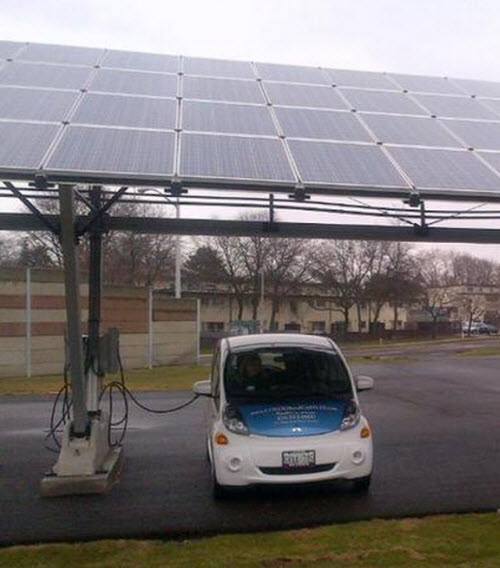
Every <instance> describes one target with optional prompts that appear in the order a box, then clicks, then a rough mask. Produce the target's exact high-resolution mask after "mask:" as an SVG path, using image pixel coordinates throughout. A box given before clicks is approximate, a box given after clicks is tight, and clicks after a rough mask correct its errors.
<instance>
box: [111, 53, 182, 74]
mask: <svg viewBox="0 0 500 568" xmlns="http://www.w3.org/2000/svg"><path fill="white" fill-rule="evenodd" d="M101 66H102V67H116V68H118V69H128V70H132V71H134V70H135V71H155V72H156V71H157V72H161V73H177V71H179V58H178V57H175V56H172V55H160V54H157V53H137V52H133V51H108V52H107V53H106V56H105V57H104V59H103V61H102V63H101Z"/></svg>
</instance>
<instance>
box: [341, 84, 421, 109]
mask: <svg viewBox="0 0 500 568" xmlns="http://www.w3.org/2000/svg"><path fill="white" fill-rule="evenodd" d="M339 91H340V92H341V93H342V94H343V95H344V96H345V98H346V99H347V100H348V101H349V104H350V106H351V107H352V108H353V109H356V110H360V111H367V112H388V113H396V114H416V115H419V114H422V115H423V114H428V113H426V112H425V110H423V109H421V108H420V107H419V106H418V105H417V104H416V103H415V102H413V101H412V100H411V99H410V97H408V95H405V94H404V93H396V92H386V91H365V90H362V89H346V88H341V89H339Z"/></svg>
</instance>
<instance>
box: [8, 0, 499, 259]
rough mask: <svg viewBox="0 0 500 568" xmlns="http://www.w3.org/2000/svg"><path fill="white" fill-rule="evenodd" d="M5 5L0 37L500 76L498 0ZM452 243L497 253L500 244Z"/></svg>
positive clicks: (32, 0) (85, 0)
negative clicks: (472, 244)
mask: <svg viewBox="0 0 500 568" xmlns="http://www.w3.org/2000/svg"><path fill="white" fill-rule="evenodd" d="M0 7H1V9H2V10H1V18H0V38H1V39H12V40H16V41H38V42H44V43H61V44H70V45H83V46H97V47H107V48H115V49H129V50H136V51H150V52H161V53H174V54H184V55H198V56H204V57H221V58H227V59H247V60H255V61H270V62H281V63H295V64H304V65H321V66H325V67H326V66H331V67H340V68H352V69H364V70H374V71H393V72H405V73H416V74H427V75H446V76H455V77H469V78H479V79H490V80H494V81H500V65H499V63H498V55H499V54H500V1H499V0H418V1H416V0H210V1H207V0H204V1H203V0H202V1H200V0H176V1H173V0H42V1H40V0H0ZM3 201H4V202H3V203H0V206H1V207H6V204H5V200H3ZM489 226H495V225H494V224H493V222H490V223H489ZM497 226H498V227H500V224H499V223H498V222H497ZM455 248H456V249H458V250H462V251H463V250H470V251H471V252H474V253H476V254H480V255H481V256H487V257H489V258H496V259H499V260H500V247H498V246H497V247H493V246H489V247H484V246H481V247H479V246H477V247H476V246H467V247H464V245H458V246H457V247H455Z"/></svg>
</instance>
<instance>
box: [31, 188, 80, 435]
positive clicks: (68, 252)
mask: <svg viewBox="0 0 500 568" xmlns="http://www.w3.org/2000/svg"><path fill="white" fill-rule="evenodd" d="M59 206H60V212H61V214H60V223H61V248H62V252H63V258H64V290H65V298H66V320H67V338H68V351H69V357H70V377H71V391H72V398H73V434H74V435H75V436H77V437H78V436H84V435H85V433H86V432H87V426H88V413H87V405H86V402H85V374H84V367H83V346H82V329H81V311H80V274H79V266H78V257H77V247H76V243H75V219H74V210H73V187H72V186H71V185H61V186H59ZM32 218H33V219H36V217H32Z"/></svg>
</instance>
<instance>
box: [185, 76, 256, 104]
mask: <svg viewBox="0 0 500 568" xmlns="http://www.w3.org/2000/svg"><path fill="white" fill-rule="evenodd" d="M182 94H183V96H184V98H186V99H199V100H206V101H224V102H236V103H260V104H262V103H264V102H265V100H264V95H263V94H262V91H261V90H260V87H259V84H258V83H257V81H243V80H237V79H214V78H211V77H187V76H186V77H184V80H183V92H182Z"/></svg>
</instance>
